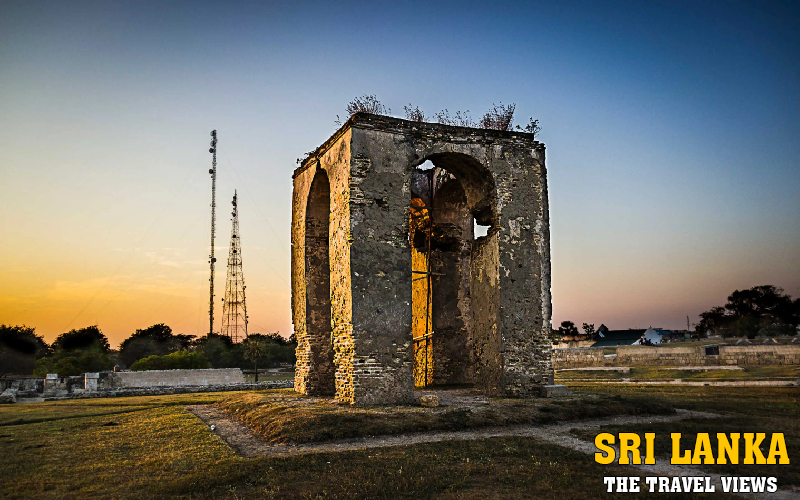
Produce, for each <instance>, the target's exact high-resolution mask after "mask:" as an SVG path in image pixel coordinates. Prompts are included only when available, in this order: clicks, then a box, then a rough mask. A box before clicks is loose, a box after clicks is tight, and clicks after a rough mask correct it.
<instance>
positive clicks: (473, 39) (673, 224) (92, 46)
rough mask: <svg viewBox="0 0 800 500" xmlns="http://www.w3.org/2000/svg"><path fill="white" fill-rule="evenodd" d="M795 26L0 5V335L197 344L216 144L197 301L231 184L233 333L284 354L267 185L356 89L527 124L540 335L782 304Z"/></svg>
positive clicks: (279, 242)
mask: <svg viewBox="0 0 800 500" xmlns="http://www.w3.org/2000/svg"><path fill="white" fill-rule="evenodd" d="M798 25H800V7H799V6H798V4H797V3H796V2H784V3H771V2H734V1H727V2H701V1H691V2H681V1H669V2H633V1H632V2H571V1H561V2H524V3H514V2H511V3H506V2H465V1H459V2H364V3H348V2H325V3H305V2H199V1H198V2H177V1H175V2H163V1H136V2H123V1H120V2H102V1H96V2H86V1H75V2H58V1H52V2H48V1H13V0H6V1H3V2H0V174H1V176H2V177H1V179H2V180H0V323H2V324H13V325H16V324H26V325H28V326H32V327H35V328H36V332H37V334H40V335H43V336H44V338H45V340H47V341H48V342H49V341H52V340H53V339H54V338H55V337H56V336H57V335H59V334H60V333H63V332H66V331H68V330H70V329H73V328H81V327H84V326H89V325H95V324H96V325H98V326H99V327H100V328H101V330H102V331H103V332H104V333H105V334H106V335H107V336H108V337H109V340H110V342H111V344H112V346H116V345H118V344H119V342H120V341H122V340H123V339H124V338H126V337H128V336H129V335H130V334H132V333H133V332H134V331H135V330H136V329H141V328H146V327H147V326H150V325H152V324H155V323H166V324H168V325H170V326H171V327H172V328H173V330H174V331H175V332H176V333H185V334H190V335H202V334H204V333H206V332H207V330H208V312H207V311H208V263H207V259H208V254H209V247H210V241H209V240H210V213H209V212H210V210H209V204H210V198H211V193H210V191H211V180H210V176H209V175H208V169H209V168H210V166H211V165H210V164H211V155H210V154H209V153H208V143H209V140H210V136H209V132H210V131H211V130H212V129H216V130H217V131H218V138H219V148H218V150H219V154H218V180H217V203H218V206H219V207H220V208H219V209H218V225H217V246H216V252H217V255H219V256H222V257H223V258H220V259H219V261H218V265H217V274H216V289H217V294H216V295H217V300H220V299H221V298H222V296H223V293H224V280H225V266H224V264H225V262H224V260H225V259H224V256H225V255H226V254H227V244H228V240H229V238H230V218H229V217H230V216H229V215H228V207H230V205H229V203H230V199H231V198H232V196H233V192H234V189H237V190H238V193H239V211H240V224H241V241H242V246H243V249H242V255H243V262H244V264H243V266H244V269H243V271H244V277H245V280H246V283H247V294H248V296H247V299H248V313H249V316H250V331H251V332H260V333H264V332H276V331H277V332H280V333H281V334H282V335H286V336H288V335H289V334H290V333H291V331H292V325H291V310H290V293H291V291H290V285H289V281H290V277H289V276H290V265H289V254H290V247H289V238H290V220H291V193H292V180H291V174H292V171H293V170H294V168H295V167H296V159H297V158H300V157H302V156H303V154H304V153H305V152H307V151H311V150H313V149H315V148H316V147H317V146H318V145H319V144H321V143H322V142H324V141H325V140H326V139H327V138H328V137H329V136H330V135H331V134H332V133H333V132H334V131H335V130H336V128H337V127H336V125H335V120H336V118H337V115H338V116H339V117H342V118H343V117H344V115H345V107H346V105H347V103H348V102H349V101H350V100H351V99H353V98H354V97H356V96H361V95H365V94H375V95H376V96H377V97H378V99H380V100H381V101H382V102H383V104H385V105H386V106H388V107H389V108H391V110H392V114H393V115H395V116H400V117H402V116H403V106H404V105H408V104H413V105H415V106H419V107H420V108H421V109H422V110H423V111H425V112H426V113H427V114H428V115H429V116H430V115H432V114H434V113H435V112H437V111H439V110H442V109H447V110H449V111H450V112H451V113H452V112H455V111H456V110H462V111H464V110H469V111H470V112H471V115H472V117H473V118H478V117H480V116H481V115H482V114H483V113H484V112H485V111H487V110H488V109H490V108H491V107H492V105H493V104H497V103H504V104H509V103H515V104H516V115H515V116H516V120H515V122H516V123H519V124H522V125H525V124H526V123H527V121H528V119H529V118H530V117H533V118H536V119H538V120H539V121H540V123H541V125H542V132H541V134H540V136H539V137H540V140H542V141H543V142H544V143H545V144H546V147H547V174H548V189H549V197H550V224H551V253H552V294H553V324H554V325H558V324H559V323H560V322H561V321H564V320H571V321H573V322H575V323H576V324H578V325H580V324H581V323H583V322H587V323H594V324H595V325H596V326H599V325H600V324H601V323H603V324H605V325H607V326H608V327H609V328H612V329H614V328H620V329H622V328H646V327H647V326H654V327H662V328H685V327H686V321H687V319H686V318H687V316H688V317H689V320H690V322H692V323H694V322H696V321H698V317H697V315H698V314H699V313H700V312H702V311H704V310H707V309H709V308H710V307H712V306H715V305H722V304H724V302H725V300H726V297H727V296H728V295H729V294H730V293H731V292H732V291H734V290H735V289H744V288H750V287H752V286H757V285H764V284H772V285H776V286H779V287H781V288H783V289H784V290H785V292H786V293H788V294H790V295H792V296H793V297H797V296H800V189H798V188H800V139H798V137H800V30H797V26H798ZM220 309H221V302H218V306H217V310H218V311H219V310H220ZM218 317H219V313H218ZM217 328H219V327H217Z"/></svg>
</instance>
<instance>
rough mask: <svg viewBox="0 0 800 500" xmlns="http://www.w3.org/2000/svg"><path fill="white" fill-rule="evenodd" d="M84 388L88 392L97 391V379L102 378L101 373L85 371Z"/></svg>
mask: <svg viewBox="0 0 800 500" xmlns="http://www.w3.org/2000/svg"><path fill="white" fill-rule="evenodd" d="M84 377H85V378H84V384H83V387H84V390H85V391H86V392H96V391H97V379H99V378H100V374H99V373H84Z"/></svg>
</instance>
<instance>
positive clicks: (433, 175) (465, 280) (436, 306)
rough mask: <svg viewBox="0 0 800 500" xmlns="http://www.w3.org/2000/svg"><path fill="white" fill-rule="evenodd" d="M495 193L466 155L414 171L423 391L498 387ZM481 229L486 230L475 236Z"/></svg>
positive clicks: (415, 296)
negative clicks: (449, 387)
mask: <svg viewBox="0 0 800 500" xmlns="http://www.w3.org/2000/svg"><path fill="white" fill-rule="evenodd" d="M494 196H495V190H494V182H493V179H492V177H491V175H490V174H489V173H488V171H487V170H486V169H485V167H483V165H481V164H480V163H479V162H477V160H475V159H474V158H472V157H470V156H467V155H464V154H458V153H441V154H434V155H431V156H429V157H428V159H427V161H425V162H424V163H422V164H421V165H419V166H418V167H416V168H415V169H414V171H413V173H412V180H411V203H410V210H409V243H410V247H411V261H412V269H411V273H412V334H413V338H414V382H415V386H416V387H418V388H419V387H428V386H436V385H463V384H472V385H475V386H476V387H479V388H481V389H484V390H487V392H496V391H498V390H499V388H500V381H501V380H500V378H501V374H502V366H501V365H502V359H501V356H500V352H501V345H500V338H499V329H498V325H497V313H498V309H499V307H498V304H499V294H498V290H497V286H498V278H499V274H498V273H499V266H498V260H497V255H498V251H497V243H498V239H497V231H496V230H493V229H492V226H493V224H494V223H495V222H494V221H495V215H494V213H493V210H492V207H493V206H494ZM476 227H482V228H485V231H484V232H483V233H482V234H480V235H475V228H476ZM492 250H493V251H492ZM492 256H494V258H493V257H492ZM478 307H481V308H483V309H482V310H478Z"/></svg>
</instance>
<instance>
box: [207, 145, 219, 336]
mask: <svg viewBox="0 0 800 500" xmlns="http://www.w3.org/2000/svg"><path fill="white" fill-rule="evenodd" d="M208 152H209V153H211V154H212V155H213V156H212V157H211V168H210V169H209V170H208V173H209V174H211V256H210V257H209V263H210V264H211V278H209V280H208V281H209V283H210V284H211V286H210V291H209V294H210V297H209V299H208V334H209V335H212V334H213V333H214V263H215V262H217V259H216V258H214V231H215V229H216V228H215V226H216V224H217V131H216V130H212V131H211V148H210V149H209V150H208Z"/></svg>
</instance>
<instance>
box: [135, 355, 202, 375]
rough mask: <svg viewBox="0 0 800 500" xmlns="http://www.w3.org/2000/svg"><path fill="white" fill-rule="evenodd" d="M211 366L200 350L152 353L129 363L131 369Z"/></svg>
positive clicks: (184, 368)
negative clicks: (160, 354) (163, 353)
mask: <svg viewBox="0 0 800 500" xmlns="http://www.w3.org/2000/svg"><path fill="white" fill-rule="evenodd" d="M199 368H211V363H209V362H208V359H206V357H205V355H204V354H203V353H202V352H189V351H178V352H173V353H170V354H166V355H164V356H159V355H153V356H148V357H146V358H143V359H140V360H139V361H136V362H135V363H133V365H131V370H133V371H135V372H136V371H143V370H181V369H183V370H190V369H199Z"/></svg>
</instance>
